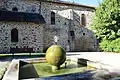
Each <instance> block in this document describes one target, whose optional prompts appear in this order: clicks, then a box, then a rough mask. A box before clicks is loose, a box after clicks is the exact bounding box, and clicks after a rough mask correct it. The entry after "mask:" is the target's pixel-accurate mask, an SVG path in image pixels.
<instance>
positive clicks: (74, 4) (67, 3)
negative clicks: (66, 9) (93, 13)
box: [41, 0, 96, 9]
mask: <svg viewBox="0 0 120 80" xmlns="http://www.w3.org/2000/svg"><path fill="white" fill-rule="evenodd" d="M41 1H43V2H52V3H58V4H65V5H73V6H80V7H86V8H91V9H95V8H96V7H94V6H88V5H83V4H79V3H74V2H73V3H72V2H68V1H45V0H41Z"/></svg>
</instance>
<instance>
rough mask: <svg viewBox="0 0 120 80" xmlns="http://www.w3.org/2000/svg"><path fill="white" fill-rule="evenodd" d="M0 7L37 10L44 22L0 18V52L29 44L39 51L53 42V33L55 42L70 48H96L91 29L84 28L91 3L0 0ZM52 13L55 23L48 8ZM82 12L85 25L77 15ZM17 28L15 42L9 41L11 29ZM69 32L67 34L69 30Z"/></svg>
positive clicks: (92, 8) (79, 49) (90, 17)
mask: <svg viewBox="0 0 120 80" xmlns="http://www.w3.org/2000/svg"><path fill="white" fill-rule="evenodd" d="M0 2H1V3H0V10H6V11H12V10H13V9H14V8H15V9H17V12H18V13H19V12H25V13H39V14H40V15H42V16H43V17H44V20H45V22H46V23H45V24H41V23H35V22H19V21H0V53H9V52H10V48H33V51H34V52H43V51H45V50H46V49H47V48H48V47H49V46H51V45H53V44H55V42H54V36H57V37H58V38H59V40H58V43H57V44H58V45H61V46H62V47H63V48H65V49H66V48H67V46H69V47H70V51H97V50H98V45H97V40H96V37H95V36H94V34H93V32H92V31H90V30H89V29H88V27H89V26H90V24H91V19H92V15H93V13H94V12H93V11H94V7H89V6H84V5H79V4H74V3H66V2H58V1H50V0H49V1H46V0H43V1H39V0H0ZM52 11H53V12H54V13H55V24H54V25H51V12H52ZM82 14H85V16H86V17H85V18H86V26H83V25H81V15H82ZM12 29H17V30H18V42H11V30H12ZM71 31H72V32H73V35H70V34H71V33H70V32H71Z"/></svg>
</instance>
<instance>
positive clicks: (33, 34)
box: [0, 22, 43, 52]
mask: <svg viewBox="0 0 120 80" xmlns="http://www.w3.org/2000/svg"><path fill="white" fill-rule="evenodd" d="M12 29H17V30H18V42H11V30H12ZM42 38H43V27H42V25H40V24H35V23H31V22H28V23H27V22H0V52H10V48H33V51H36V52H42V50H43V40H42Z"/></svg>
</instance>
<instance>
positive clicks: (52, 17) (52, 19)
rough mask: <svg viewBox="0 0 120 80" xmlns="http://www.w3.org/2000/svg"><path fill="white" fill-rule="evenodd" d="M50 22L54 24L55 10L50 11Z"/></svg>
mask: <svg viewBox="0 0 120 80" xmlns="http://www.w3.org/2000/svg"><path fill="white" fill-rule="evenodd" d="M51 24H52V25H55V12H53V11H52V12H51Z"/></svg>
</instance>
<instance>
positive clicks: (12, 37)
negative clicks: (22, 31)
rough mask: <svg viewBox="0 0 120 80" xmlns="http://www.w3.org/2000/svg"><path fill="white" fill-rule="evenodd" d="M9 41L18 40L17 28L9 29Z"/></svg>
mask: <svg viewBox="0 0 120 80" xmlns="http://www.w3.org/2000/svg"><path fill="white" fill-rule="evenodd" d="M11 42H18V30H17V29H16V28H14V29H12V31H11Z"/></svg>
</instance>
